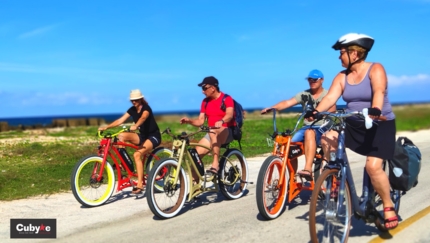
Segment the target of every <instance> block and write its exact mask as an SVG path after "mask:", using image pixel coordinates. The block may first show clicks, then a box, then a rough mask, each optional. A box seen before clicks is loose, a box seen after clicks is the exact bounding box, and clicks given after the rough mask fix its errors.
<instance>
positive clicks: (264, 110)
mask: <svg viewBox="0 0 430 243" xmlns="http://www.w3.org/2000/svg"><path fill="white" fill-rule="evenodd" d="M274 109H275V108H264V109H263V110H261V115H264V114H267V113H269V112H271V111H273V110H274Z"/></svg>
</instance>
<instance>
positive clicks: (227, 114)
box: [215, 107, 234, 127]
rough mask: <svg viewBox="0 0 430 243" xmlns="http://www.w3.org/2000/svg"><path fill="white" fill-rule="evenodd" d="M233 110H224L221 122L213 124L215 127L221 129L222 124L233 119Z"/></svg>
mask: <svg viewBox="0 0 430 243" xmlns="http://www.w3.org/2000/svg"><path fill="white" fill-rule="evenodd" d="M233 114H234V109H233V107H227V108H226V109H225V115H224V117H223V118H222V119H221V121H217V122H215V127H222V124H224V123H227V122H229V121H231V119H233Z"/></svg>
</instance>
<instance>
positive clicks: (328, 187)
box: [309, 169, 352, 243]
mask: <svg viewBox="0 0 430 243" xmlns="http://www.w3.org/2000/svg"><path fill="white" fill-rule="evenodd" d="M338 174H339V169H327V170H324V171H323V172H322V173H321V175H320V176H319V178H318V180H317V182H316V183H315V189H314V190H313V191H312V196H311V202H310V204H309V233H310V237H311V242H313V243H318V242H347V241H348V237H349V231H350V229H351V220H352V201H351V192H350V190H349V184H348V181H345V192H344V193H342V192H339V191H337V192H336V190H334V189H333V186H335V185H336V186H339V185H337V184H336V183H335V182H336V181H340V178H338V177H337V175H338ZM334 179H336V180H334ZM341 196H344V198H343V202H344V205H343V206H341V207H340V208H341V210H342V211H341V212H339V211H338V210H337V208H338V206H339V205H338V202H339V197H341Z"/></svg>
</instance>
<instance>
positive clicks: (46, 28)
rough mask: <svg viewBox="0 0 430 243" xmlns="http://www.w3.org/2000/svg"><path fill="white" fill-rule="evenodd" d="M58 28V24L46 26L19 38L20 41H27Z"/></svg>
mask: <svg viewBox="0 0 430 243" xmlns="http://www.w3.org/2000/svg"><path fill="white" fill-rule="evenodd" d="M57 26H58V24H53V25H48V26H44V27H40V28H37V29H34V30H31V31H28V32H25V33H23V34H20V35H19V36H18V39H27V38H31V37H34V36H38V35H42V34H44V33H47V32H49V31H51V30H53V29H55V28H56V27H57Z"/></svg>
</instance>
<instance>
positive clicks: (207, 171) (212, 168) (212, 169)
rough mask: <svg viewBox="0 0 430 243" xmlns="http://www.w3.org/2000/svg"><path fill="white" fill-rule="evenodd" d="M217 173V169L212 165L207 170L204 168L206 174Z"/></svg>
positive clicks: (212, 174)
mask: <svg viewBox="0 0 430 243" xmlns="http://www.w3.org/2000/svg"><path fill="white" fill-rule="evenodd" d="M217 174H218V170H217V169H216V168H214V167H211V168H210V169H209V170H206V175H208V176H214V175H217Z"/></svg>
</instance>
